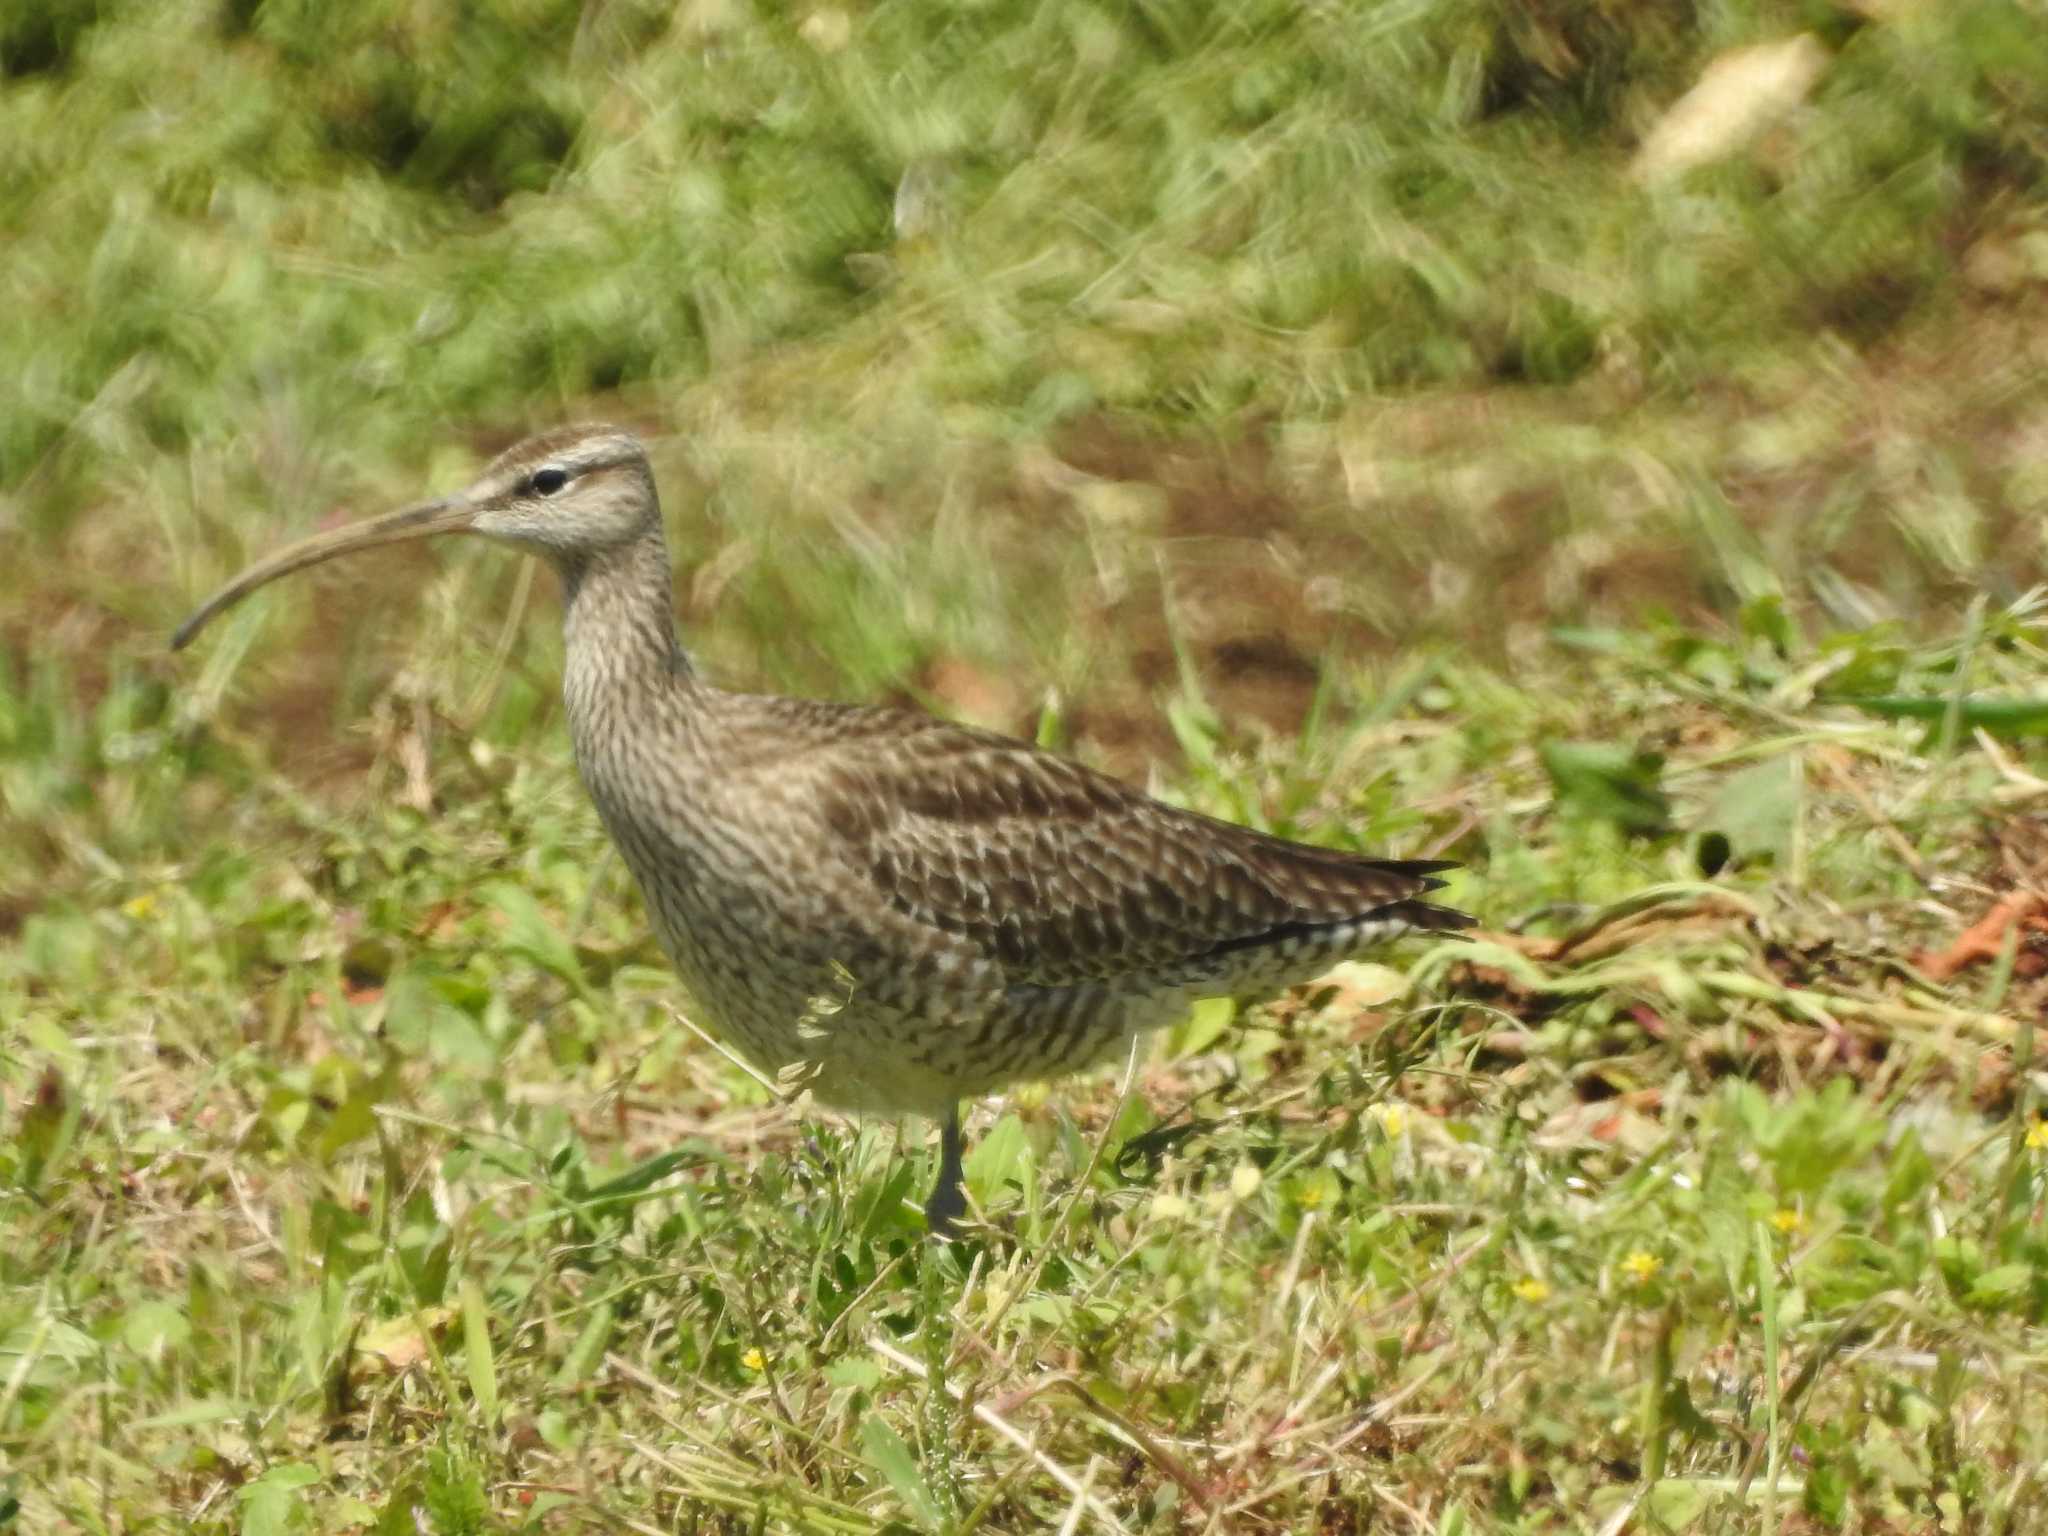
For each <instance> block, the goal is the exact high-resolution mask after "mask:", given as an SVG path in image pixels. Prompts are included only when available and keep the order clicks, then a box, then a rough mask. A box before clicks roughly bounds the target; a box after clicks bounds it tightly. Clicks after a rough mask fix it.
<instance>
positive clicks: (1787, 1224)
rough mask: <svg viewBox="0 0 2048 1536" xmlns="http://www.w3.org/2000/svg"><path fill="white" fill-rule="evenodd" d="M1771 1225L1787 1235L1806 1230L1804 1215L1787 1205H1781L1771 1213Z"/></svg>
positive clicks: (1795, 1234) (1792, 1235)
mask: <svg viewBox="0 0 2048 1536" xmlns="http://www.w3.org/2000/svg"><path fill="white" fill-rule="evenodd" d="M1771 1225H1772V1226H1774V1227H1776V1228H1777V1229H1778V1230H1779V1231H1780V1232H1782V1233H1784V1234H1785V1235H1786V1236H1787V1237H1794V1236H1797V1235H1798V1234H1799V1233H1801V1232H1804V1231H1805V1230H1806V1217H1805V1216H1804V1215H1803V1214H1801V1213H1800V1212H1798V1211H1795V1210H1793V1209H1792V1207H1791V1206H1789V1205H1781V1206H1779V1207H1778V1209H1777V1210H1775V1211H1773V1212H1772V1213H1771Z"/></svg>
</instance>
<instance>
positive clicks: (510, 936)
mask: <svg viewBox="0 0 2048 1536" xmlns="http://www.w3.org/2000/svg"><path fill="white" fill-rule="evenodd" d="M483 897H484V900H485V902H486V903H488V904H489V905H490V906H491V907H493V908H495V909H496V910H497V911H498V913H499V914H500V915H501V916H502V917H503V918H504V919H505V934H504V944H505V948H506V949H507V950H508V951H510V952H511V953H513V954H515V955H519V956H521V957H522V958H524V959H527V960H530V961H532V962H533V963H534V964H535V965H537V966H539V967H540V968H541V969H542V970H544V971H547V972H550V973H551V974H553V975H555V976H559V977H560V978H561V979H562V980H564V981H566V982H568V983H569V984H570V985H571V986H575V987H579V988H580V987H581V986H582V985H583V967H582V965H581V964H580V963H579V962H578V961H577V959H576V946H575V945H573V944H571V943H570V942H569V941H568V939H566V938H565V937H563V935H562V933H561V931H560V930H559V929H558V928H556V927H555V925H554V924H553V923H552V922H550V921H549V919H548V916H547V914H546V913H545V912H543V911H542V910H541V905H540V903H539V902H537V901H535V900H534V899H533V893H532V892H530V891H528V890H526V889H525V888H524V887H523V886H517V885H513V884H512V883H511V882H509V881H505V880H493V881H492V882H491V883H490V884H488V885H486V886H485V887H484V890H483Z"/></svg>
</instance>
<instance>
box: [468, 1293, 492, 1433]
mask: <svg viewBox="0 0 2048 1536" xmlns="http://www.w3.org/2000/svg"><path fill="white" fill-rule="evenodd" d="M462 1363H463V1368H464V1369H465V1370H466V1371H467V1372H468V1373H469V1390H470V1391H471V1392H473V1393H475V1394H476V1406H477V1409H478V1411H480V1412H481V1413H482V1414H483V1416H484V1422H486V1423H488V1424H495V1423H496V1422H497V1421H498V1362H497V1357H496V1356H495V1355H493V1354H492V1353H491V1314H490V1309H489V1308H488V1307H486V1306H485V1305H484V1293H483V1288H482V1287H481V1286H479V1285H478V1284H477V1283H476V1282H475V1281H474V1280H471V1279H467V1278H465V1279H464V1280H463V1282H462Z"/></svg>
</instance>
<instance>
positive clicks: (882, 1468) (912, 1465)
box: [860, 1413, 939, 1531]
mask: <svg viewBox="0 0 2048 1536" xmlns="http://www.w3.org/2000/svg"><path fill="white" fill-rule="evenodd" d="M860 1439H861V1445H862V1447H863V1448H864V1449H865V1450H866V1451H867V1456H868V1461H869V1463H870V1464H871V1465H873V1466H874V1468H875V1469H876V1470H877V1471H879V1472H880V1473H881V1474H882V1476H883V1477H885V1478H887V1479H888V1482H889V1486H890V1487H891V1488H893V1489H895V1491H896V1497H897V1498H899V1499H901V1500H902V1501H903V1507H904V1508H905V1509H907V1510H908V1511H909V1512H910V1514H911V1516H912V1518H914V1519H915V1520H916V1521H917V1523H918V1524H919V1525H921V1526H923V1527H924V1528H925V1529H926V1530H928V1531H934V1530H937V1529H938V1527H939V1511H938V1508H937V1506H936V1505H934V1504H933V1503H932V1496H931V1494H930V1493H929V1492H928V1491H926V1489H925V1486H924V1476H923V1474H921V1473H920V1472H919V1471H918V1469H917V1459H916V1458H915V1457H914V1456H912V1455H911V1453H910V1447H909V1446H908V1445H906V1444H905V1443H904V1440H903V1437H902V1436H901V1435H899V1434H897V1433H896V1431H895V1430H893V1429H891V1428H890V1427H889V1425H888V1423H887V1422H886V1421H885V1420H883V1419H882V1418H881V1417H880V1416H879V1415H877V1414H872V1413H871V1414H868V1415H867V1416H866V1417H865V1418H863V1419H862V1420H861V1421H860Z"/></svg>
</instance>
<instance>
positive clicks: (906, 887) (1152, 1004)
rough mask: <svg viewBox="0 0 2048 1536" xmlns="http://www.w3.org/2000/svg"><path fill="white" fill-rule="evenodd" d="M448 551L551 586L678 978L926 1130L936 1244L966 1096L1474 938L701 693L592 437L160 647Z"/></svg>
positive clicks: (1175, 819) (1024, 766)
mask: <svg viewBox="0 0 2048 1536" xmlns="http://www.w3.org/2000/svg"><path fill="white" fill-rule="evenodd" d="M443 533H469V534H482V535H484V536H485V537H487V538H492V539H496V540H498V541H500V542H502V543H507V544H511V545H513V546H514V547H516V548H519V549H522V550H525V551H527V552H528V553H531V554H536V555H539V556H541V557H542V558H544V559H545V560H547V561H548V563H549V564H551V565H552V566H554V568H555V570H556V572H557V574H558V575H559V576H560V577H561V583H562V599H563V631H564V637H565V641H566V653H567V654H566V663H565V671H564V677H563V682H562V690H563V696H564V699H565V701H566V704H567V708H568V716H569V735H570V739H571V740H572V742H573V743H574V745H575V751H576V764H577V767H578V769H579V770H580V772H581V774H582V777H583V782H584V784H585V786H586V787H587V788H588V789H589V791H590V798H591V799H592V800H593V801H594V802H596V805H597V810H598V814H599V815H600V816H601V817H602V818H603V820H604V824H605V827H606V828H607V829H608V830H609V832H610V833H611V836H612V839H613V841H614V842H616V843H617V844H618V847H619V851H620V852H621V853H622V854H623V855H624V856H625V860H626V863H627V865H628V866H629V867H630V868H631V870H632V872H633V875H634V878H635V879H636V880H637V881H638V882H639V885H640V890H641V893H642V895H643V896H644V897H645V899H646V903H647V909H648V912H649V914H650V915H651V917H652V918H653V921H654V926H655V929H656V931H657V933H658V934H659V935H660V938H661V942H662V945H663V948H664V949H665V950H666V951H667V953H668V955H669V958H670V960H671V961H672V962H673V963H674V965H675V968H676V971H677V973H678V974H679V975H680V976H681V978H682V980H683V982H684V984H685V986H686V988H687V989H688V991H689V993H690V995H691V997H692V998H693V1000H694V1002H695V1003H696V1005H697V1007H698V1008H700V1009H701V1010H702V1011H703V1012H704V1013H705V1014H706V1015H708V1018H709V1020H710V1022H711V1023H712V1024H713V1025H714V1026H715V1028H716V1029H717V1030H718V1031H719V1033H720V1034H721V1035H723V1036H724V1037H725V1038H726V1040H727V1041H728V1042H729V1043H730V1044H731V1045H733V1046H734V1047H736V1048H737V1049H738V1050H739V1051H740V1053H741V1054H743V1055H744V1056H746V1057H747V1058H748V1059H749V1060H751V1061H752V1062H753V1063H754V1064H755V1065H756V1066H758V1067H759V1068H761V1069H762V1070H763V1071H764V1072H766V1073H769V1074H771V1075H775V1076H778V1077H781V1076H783V1075H784V1074H788V1073H792V1072H793V1073H794V1075H795V1076H797V1077H799V1078H801V1079H802V1080H803V1081H806V1082H807V1083H808V1085H809V1087H810V1088H811V1089H812V1091H813V1092H814V1094H815V1096H816V1097H817V1098H818V1099H819V1100H820V1101H821V1102H823V1103H825V1104H828V1105H832V1106H835V1107H838V1108H842V1109H848V1110H854V1111H874V1112H884V1113H888V1114H901V1113H905V1112H912V1113H916V1114H921V1115H924V1116H928V1117H929V1118H931V1119H933V1120H935V1121H937V1122H938V1124H939V1126H940V1129H941V1137H940V1149H941V1150H940V1164H939V1174H938V1181H937V1184H936V1186H935V1188H934V1190H933V1192H932V1196H931V1199H930V1200H929V1202H928V1203H927V1204H926V1207H925V1214H926V1217H927V1220H928V1222H929V1224H930V1227H931V1230H932V1231H933V1232H935V1233H942V1232H945V1231H947V1230H948V1229H950V1227H951V1225H952V1223H953V1222H954V1221H955V1220H956V1219H957V1218H958V1217H959V1216H960V1215H962V1214H963V1213H964V1211H965V1209H966V1200H965V1196H964V1194H963V1192H962V1189H961V1139H960V1120H959V1106H960V1103H961V1101H962V1100H965V1099H971V1098H973V1097H976V1096H978V1095H981V1094H984V1093H988V1092H990V1091H992V1090H994V1089H997V1088H1000V1087H1002V1086H1004V1085H1005V1084H1009V1083H1013V1082H1016V1081H1019V1080H1022V1079H1028V1078H1041V1077H1050V1076H1054V1075H1057V1074H1060V1073H1064V1072H1068V1071H1072V1070H1075V1069H1078V1068H1082V1067H1086V1066H1089V1065H1093V1064H1095V1063H1097V1062H1100V1061H1103V1060H1105V1059H1107V1058H1109V1057H1112V1056H1115V1055H1117V1054H1118V1053H1119V1052H1121V1051H1122V1050H1123V1049H1124V1048H1125V1047H1126V1046H1127V1045H1128V1043H1129V1041H1130V1040H1131V1039H1132V1037H1133V1036H1134V1035H1136V1034H1139V1033H1141V1032H1144V1031H1148V1030H1152V1029H1156V1028H1159V1027H1162V1026H1164V1025H1168V1024H1171V1023H1173V1022H1174V1021H1175V1020H1177V1019H1179V1018H1181V1017H1183V1016H1184V1015H1185V1013H1186V1011H1187V1009H1188V1007H1189V1006H1190V1004H1191V1003H1192V1002H1193V1001H1195V1000H1196V999H1198V998H1201V997H1204V996H1211V995H1219V994H1235V993H1241V992H1257V991H1273V990H1277V989H1279V988H1281V987H1284V986H1286V985H1289V984H1291V983H1294V982H1298V981H1304V980H1307V979H1309V978H1312V977H1314V976H1316V975H1318V974H1319V973H1321V972H1322V971H1323V970H1325V969H1327V968H1328V967H1329V966H1330V965H1331V964H1332V963H1334V962H1335V961H1337V960H1340V959H1343V958H1345V957H1346V956H1349V955H1352V954H1355V953H1357V952H1359V951H1360V950H1363V949H1365V948H1367V947H1369V946H1372V945H1376V944H1378V943H1380V942H1382V941H1385V940H1387V939H1391V938H1394V937H1397V936H1399V935H1401V934H1404V933H1412V932H1418V931H1430V930H1449V929H1457V928H1462V927H1465V926H1467V925H1468V924H1469V923H1470V921H1471V919H1470V918H1468V917H1466V916H1465V915H1464V914H1463V913H1460V912H1455V911H1452V910H1451V909H1450V908H1448V907H1443V906H1438V905H1436V904H1434V903H1432V902H1430V901H1429V900H1427V899H1426V897H1427V896H1428V894H1429V893H1430V892H1431V891H1433V890H1435V889H1437V888H1439V887H1440V886H1441V885H1442V884H1443V882H1442V881H1441V880H1438V879H1435V878H1433V877H1434V876H1435V875H1436V874H1438V873H1439V872H1441V871H1443V870H1445V869H1448V868H1451V867H1452V866H1451V865H1449V864H1447V863H1443V862H1438V861H1434V860H1425V859H1368V858H1360V857H1357V856H1355V855H1352V854H1347V853H1337V852H1333V851H1331V850H1328V849H1324V848H1313V847H1308V846H1305V845H1303V844H1299V843H1292V842H1287V841H1284V840H1283V839H1280V838H1276V837H1269V836H1266V835H1264V834H1262V833H1259V832H1254V831H1251V830H1249V829H1247V828H1244V827H1240V826H1235V825H1232V824H1230V823H1228V822H1221V821H1215V820H1212V819H1211V818H1209V817H1206V816H1201V815H1198V814H1196V813H1194V812H1192V811H1186V810H1181V809H1178V808H1176V807H1173V806H1169V805H1165V804H1163V803H1161V802H1160V801H1157V800H1154V799H1151V798H1150V797H1148V796H1146V795H1144V794H1141V793H1139V792H1138V791H1136V790H1134V789H1131V788H1129V787H1127V786H1125V785H1123V784H1121V783H1119V782H1117V781H1116V780H1114V779H1110V778H1107V777H1105V776H1104V775H1102V774H1099V773H1096V772H1094V771H1092V770H1091V769H1088V768H1085V767H1083V766H1081V765H1080V764H1078V763H1075V762H1071V761H1069V760H1068V759H1066V758H1063V757H1058V756H1055V755H1053V754H1051V753H1049V752H1045V751H1041V750H1039V749H1038V748H1036V747H1032V746H1029V745H1027V744H1025V743H1023V742H1021V741H1016V740H1012V739H1011V738H1009V737H1005V736H999V735H995V734H992V733H990V732H987V731H981V730H973V729H970V728H968V727H965V726H960V725H952V724H948V723H946V722H944V721H941V720H938V719H935V718H933V717H931V716H929V715H925V714H921V713H918V712H916V711H913V710H904V709H894V708H877V707H872V706H864V705H849V704H828V703H820V702H814V701H811V700H803V699H790V698H781V697H776V696H772V695H764V694H754V693H733V692H728V691H726V690H725V689H722V688H718V687H714V686H713V685H712V684H711V683H709V682H707V681H705V680H704V679H703V678H702V677H701V676H699V675H698V673H697V670H696V668H695V667H694V666H693V665H692V664H691V661H690V658H689V656H688V654H687V653H686V652H685V651H684V650H683V648H682V646H681V645H680V643H679V642H678V640H677V638H676V630H675V621H674V603H673V597H672V593H671V587H670V573H669V558H668V546H667V543H666V541H665V540H664V539H663V536H662V520H661V504H660V501H659V499H658V497H657V495H656V491H655V483H654V474H653V471H652V470H651V469H650V468H649V466H648V461H647V455H646V453H645V452H644V451H643V449H642V448H641V446H640V444H639V442H638V441H636V440H635V439H634V438H633V437H632V436H631V435H629V434H628V433H625V432H621V431H618V430H615V429H613V428H611V427H603V426H588V427H567V428H563V429H560V430H557V431H553V432H547V433H543V434H542V435H540V436H538V437H534V438H531V439H529V440H528V441H526V442H523V443H520V444H519V445H518V446H517V447H514V448H512V449H510V450H508V451H507V452H505V453H504V454H501V455H500V456H499V457H498V458H497V459H495V460H494V461H493V462H492V463H491V465H490V466H489V467H488V468H487V469H485V470H484V472H483V474H482V475H481V476H480V477H479V478H478V479H477V480H476V482H475V483H474V484H473V485H471V486H470V487H469V488H468V489H467V490H464V491H461V492H459V493H457V494H456V495H453V496H447V497H443V498H440V499H438V500H435V501H429V502H425V503H423V504H421V505H419V506H415V507H411V508H408V509H406V510H404V511H400V512H394V513H391V514H388V515H387V516H384V517H380V518H374V519H371V520H369V521H366V522H362V523H358V524H354V525H352V526H349V527H344V528H340V529H336V530H333V531H331V532H327V533H321V534H316V535H314V536H313V537H311V538H308V539H305V540H303V541H301V542H300V543H297V544H294V545H292V546H290V547H289V548H286V549H284V550H282V551H280V552H279V553H277V554H275V555H272V556H271V557H270V558H269V559H267V560H264V561H261V562H260V563H258V564H256V565H254V566H251V567H250V568H249V569H248V570H246V571H244V572H243V573H242V574H241V575H240V576H237V577H236V578H235V579H234V580H233V581H231V582H229V583H228V584H227V585H226V586H224V587H222V588H221V589H220V590H219V591H218V592H216V593H215V594H214V595H213V596H212V597H210V598H208V599H207V600H206V602H205V603H204V604H203V605H202V606H201V607H200V608H199V609H198V610H197V611H196V612H195V613H193V614H192V616H191V617H190V618H188V619H187V620H186V621H185V622H184V624H183V625H181V626H180V627H179V629H178V632H177V634H176V636H175V637H174V638H173V640H172V642H171V644H172V646H173V648H174V649H175V648H178V647H182V646H184V645H185V644H187V643H188V642H190V640H191V639H192V637H193V636H194V635H196V634H198V632H199V631H200V629H201V628H202V627H203V626H204V625H205V624H206V623H207V622H208V621H209V620H210V619H212V618H213V617H214V616H215V615H216V614H218V613H219V612H221V610H223V609H224V608H226V607H228V606H229V605H230V604H232V603H234V602H235V601H237V600H238V599H240V598H241V597H243V596H245V595H246V594H248V593H250V592H252V591H254V590H255V589H256V588H258V587H260V586H262V585H264V584H265V583H266V582H269V581H272V580H275V579H276V578H277V577H279V576H283V575H286V574H288V573H290V572H292V571H297V570H301V569H303V568H305V567H306V566H309V565H313V564H315V563H316V562H319V561H322V560H328V559H332V558H333V557H335V556H337V555H343V554H347V553H350V552H352V551H354V550H359V549H368V548H370V547H372V546H374V545H379V544H387V543H391V542H394V541H397V540H401V539H417V538H426V537H430V536H432V535H435V534H443ZM821 999H824V1000H829V1003H830V1006H829V1007H825V1008H821V1007H820V1006H819V1003H820V1000H821Z"/></svg>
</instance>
